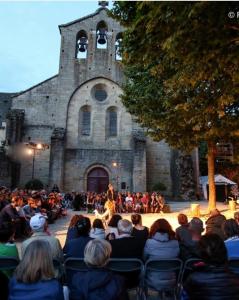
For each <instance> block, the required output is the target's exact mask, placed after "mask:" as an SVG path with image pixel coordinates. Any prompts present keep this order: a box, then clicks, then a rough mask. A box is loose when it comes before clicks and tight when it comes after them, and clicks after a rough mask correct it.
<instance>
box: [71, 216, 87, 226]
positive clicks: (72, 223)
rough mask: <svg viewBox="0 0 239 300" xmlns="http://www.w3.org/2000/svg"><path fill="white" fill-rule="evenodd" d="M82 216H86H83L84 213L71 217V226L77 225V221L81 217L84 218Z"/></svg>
mask: <svg viewBox="0 0 239 300" xmlns="http://www.w3.org/2000/svg"><path fill="white" fill-rule="evenodd" d="M82 218H84V216H82V215H74V216H73V217H72V218H71V220H70V224H69V228H72V227H75V226H76V224H77V222H78V221H79V220H80V219H82Z"/></svg>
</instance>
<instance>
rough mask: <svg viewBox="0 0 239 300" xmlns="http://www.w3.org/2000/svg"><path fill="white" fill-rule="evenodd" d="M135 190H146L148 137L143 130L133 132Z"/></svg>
mask: <svg viewBox="0 0 239 300" xmlns="http://www.w3.org/2000/svg"><path fill="white" fill-rule="evenodd" d="M133 141H134V153H133V155H134V158H133V191H134V192H145V191H146V139H145V136H144V133H143V132H142V131H136V132H134V133H133Z"/></svg>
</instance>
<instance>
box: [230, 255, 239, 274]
mask: <svg viewBox="0 0 239 300" xmlns="http://www.w3.org/2000/svg"><path fill="white" fill-rule="evenodd" d="M228 267H229V270H231V271H232V272H234V273H235V274H237V275H239V257H230V258H229V261H228Z"/></svg>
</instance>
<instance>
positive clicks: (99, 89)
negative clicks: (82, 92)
mask: <svg viewBox="0 0 239 300" xmlns="http://www.w3.org/2000/svg"><path fill="white" fill-rule="evenodd" d="M91 95H92V97H93V98H94V99H96V100H97V101H99V102H102V101H104V100H106V98H107V97H108V95H107V88H106V85H105V84H102V83H99V84H96V85H95V86H94V87H93V88H92V90H91Z"/></svg>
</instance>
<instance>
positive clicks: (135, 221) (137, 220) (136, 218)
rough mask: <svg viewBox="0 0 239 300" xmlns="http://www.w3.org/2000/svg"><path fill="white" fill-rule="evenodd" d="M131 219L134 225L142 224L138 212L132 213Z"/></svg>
mask: <svg viewBox="0 0 239 300" xmlns="http://www.w3.org/2000/svg"><path fill="white" fill-rule="evenodd" d="M131 221H132V223H133V224H134V225H142V217H141V215H140V214H132V215H131Z"/></svg>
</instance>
